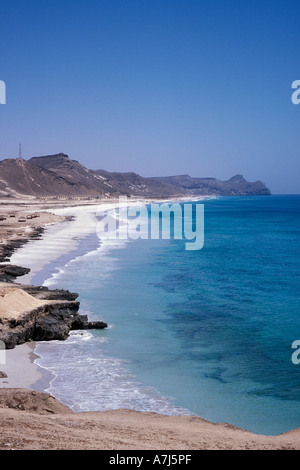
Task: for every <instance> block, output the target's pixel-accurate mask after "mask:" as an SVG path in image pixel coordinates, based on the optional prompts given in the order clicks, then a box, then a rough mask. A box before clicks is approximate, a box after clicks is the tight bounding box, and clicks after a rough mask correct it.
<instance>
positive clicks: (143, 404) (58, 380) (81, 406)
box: [35, 333, 188, 415]
mask: <svg viewBox="0 0 300 470" xmlns="http://www.w3.org/2000/svg"><path fill="white" fill-rule="evenodd" d="M87 341H88V344H89V347H87V344H86V342H87ZM108 341H109V340H108V338H107V337H105V336H104V337H103V336H102V337H101V336H100V337H99V336H94V335H87V334H86V333H84V334H78V333H73V334H71V335H70V337H69V338H68V339H67V340H66V341H64V342H61V341H53V342H50V343H47V342H40V343H38V344H37V347H36V350H35V352H36V353H37V354H38V355H40V356H41V357H40V358H38V359H36V360H35V362H36V363H37V364H38V365H39V366H41V367H44V368H46V369H47V370H48V371H51V372H52V374H53V379H52V381H51V383H50V387H49V388H48V389H47V390H46V391H47V392H48V393H51V394H52V395H53V396H54V397H56V398H57V399H59V400H60V401H61V402H63V403H65V404H66V405H68V406H69V407H70V408H71V409H72V410H73V411H76V412H79V411H106V410H112V409H120V408H127V409H134V410H137V411H152V412H156V413H161V414H166V415H181V414H188V411H187V410H184V409H181V408H177V407H175V406H174V405H173V403H172V400H171V399H170V398H168V397H165V396H162V395H160V394H159V393H158V392H156V390H155V389H153V388H152V387H144V386H142V385H141V384H139V383H138V382H136V381H135V377H134V376H132V375H131V374H130V373H129V372H128V369H127V364H128V363H127V362H126V361H123V360H120V359H116V358H112V357H108V356H107V355H106V354H105V344H106V343H107V342H108ZM83 343H85V344H83Z"/></svg>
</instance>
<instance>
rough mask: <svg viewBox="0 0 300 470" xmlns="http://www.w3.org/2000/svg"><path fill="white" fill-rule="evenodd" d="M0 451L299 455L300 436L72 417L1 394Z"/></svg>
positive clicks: (119, 417)
mask: <svg viewBox="0 0 300 470" xmlns="http://www.w3.org/2000/svg"><path fill="white" fill-rule="evenodd" d="M0 420H1V435H0V449H34V450H39V449H44V450H46V449H51V450H56V449H57V450H59V449H65V450H77V449H78V450H80V449H82V450H93V449H98V450H204V449H207V450H213V449H217V450H231V449H233V450H242V449H243V450H244V449H249V450H255V449H266V450H267V449H268V450H276V449H300V430H297V431H293V432H290V433H287V434H283V435H280V436H275V437H268V436H258V435H255V434H252V433H250V432H246V431H242V430H240V429H238V428H235V427H234V426H231V425H226V424H212V423H209V422H207V421H205V420H203V419H201V418H198V417H191V416H162V415H158V414H155V413H141V412H137V411H130V410H116V411H104V412H87V413H73V412H72V411H70V410H69V409H68V408H67V407H64V406H63V405H61V404H60V403H59V402H57V400H55V399H54V398H53V397H51V396H50V395H48V394H43V393H39V392H33V391H30V390H26V389H21V390H20V389H6V390H4V389H2V390H0Z"/></svg>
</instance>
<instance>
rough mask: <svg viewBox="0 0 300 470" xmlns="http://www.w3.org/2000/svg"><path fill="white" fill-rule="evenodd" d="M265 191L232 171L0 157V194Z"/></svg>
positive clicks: (55, 157) (157, 194)
mask: <svg viewBox="0 0 300 470" xmlns="http://www.w3.org/2000/svg"><path fill="white" fill-rule="evenodd" d="M201 194H202V195H225V196H226V195H230V196H231V195H268V194H270V191H269V190H268V188H266V186H265V185H264V184H263V183H262V182H260V181H256V182H254V183H250V182H248V181H246V180H245V179H244V178H243V176H241V175H236V176H234V177H233V178H231V179H229V180H228V181H220V180H217V179H215V178H192V177H191V176H188V175H182V176H169V177H151V178H149V177H148V178H145V177H143V176H140V175H138V174H136V173H110V172H108V171H105V170H89V169H88V168H86V167H85V166H83V165H82V164H81V163H79V162H78V161H76V160H71V159H70V158H69V157H68V156H67V155H65V154H63V153H60V154H57V155H47V156H42V157H33V158H30V159H29V160H24V159H21V158H17V159H5V160H2V161H0V197H18V196H19V197H20V196H28V197H30V196H31V197H45V196H52V197H53V196H54V197H55V196H66V197H76V196H80V197H101V196H104V195H105V196H108V197H110V196H119V195H128V196H138V197H174V196H189V195H191V196H193V195H201Z"/></svg>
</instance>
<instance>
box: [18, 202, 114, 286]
mask: <svg viewBox="0 0 300 470" xmlns="http://www.w3.org/2000/svg"><path fill="white" fill-rule="evenodd" d="M115 206H116V204H113V203H107V204H101V205H98V206H79V207H65V208H60V209H51V211H50V210H49V212H52V213H54V214H57V215H63V216H73V217H74V220H73V221H64V222H59V223H57V224H54V225H49V226H47V227H46V228H45V231H44V233H43V236H42V239H41V240H31V241H29V242H28V243H27V244H26V245H24V246H23V247H22V248H20V249H19V250H17V251H16V252H15V253H14V254H13V255H12V257H11V263H12V264H16V265H19V266H26V267H28V268H30V273H29V274H27V275H25V276H22V277H21V278H19V282H21V283H24V284H28V283H30V282H31V280H32V278H33V277H34V276H35V275H36V274H37V273H38V272H40V271H41V270H42V269H43V268H45V266H47V265H48V264H49V263H51V262H53V261H55V260H57V259H58V258H59V257H61V256H63V255H65V254H68V253H70V252H71V251H73V250H76V249H77V248H78V246H79V243H80V241H81V240H83V239H84V238H85V237H87V236H88V235H91V234H93V233H96V226H97V223H98V219H97V216H96V215H97V213H99V212H102V211H107V210H112V209H113V208H114V207H115ZM100 243H101V241H100V240H99V244H100Z"/></svg>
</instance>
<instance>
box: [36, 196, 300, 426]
mask: <svg viewBox="0 0 300 470" xmlns="http://www.w3.org/2000/svg"><path fill="white" fill-rule="evenodd" d="M200 202H201V203H204V207H205V209H204V210H205V241H204V247H203V248H202V249H201V250H199V251H196V250H195V251H187V250H185V241H184V240H172V239H171V240H124V241H113V242H111V243H102V244H100V245H99V239H98V237H97V235H96V234H95V233H92V234H90V235H89V236H87V237H85V238H84V239H83V240H82V241H81V242H80V244H79V246H78V247H77V249H76V250H74V251H72V252H70V253H69V254H68V255H65V256H61V257H60V258H59V259H58V260H56V261H54V262H52V263H51V264H49V265H48V266H46V267H45V268H44V269H43V270H41V271H40V272H38V273H37V274H36V275H35V277H34V279H33V280H32V283H34V284H36V285H40V284H42V283H45V285H47V286H49V287H51V288H55V287H59V288H64V289H68V290H70V291H73V292H74V291H75V292H78V293H79V300H80V302H81V313H87V314H88V316H89V319H90V320H93V319H97V318H101V319H104V320H105V321H107V322H108V324H109V328H108V329H106V330H102V331H86V332H73V333H72V334H71V336H70V337H69V339H68V340H66V341H64V342H60V341H54V342H49V343H46V342H43V343H38V345H37V348H36V352H37V354H38V355H39V356H40V358H39V359H38V360H37V361H36V362H37V363H38V364H39V365H40V366H42V367H44V368H46V369H48V370H50V371H51V372H52V373H53V380H52V381H51V384H50V388H49V389H48V391H50V393H52V394H53V395H54V396H56V397H57V398H58V399H60V400H61V401H62V402H64V403H65V404H67V405H69V406H70V407H72V408H73V409H74V410H75V411H87V410H106V409H114V408H131V409H136V410H147V411H155V412H158V413H164V414H186V413H189V414H194V415H199V416H201V417H202V418H205V419H207V420H210V421H213V422H227V423H231V424H233V425H236V426H238V427H241V428H243V429H247V430H250V431H254V432H257V433H261V434H278V433H281V432H285V431H288V430H291V429H294V428H297V427H300V364H299V365H298V366H297V365H295V364H293V363H292V361H291V356H292V353H293V350H292V349H291V345H292V343H293V341H295V340H298V339H300V320H299V319H300V295H299V288H300V196H270V197H268V196H264V197H220V198H215V199H207V200H204V201H200ZM71 223H72V222H71ZM74 235H76V234H74ZM35 243H38V241H37V242H35Z"/></svg>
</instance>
